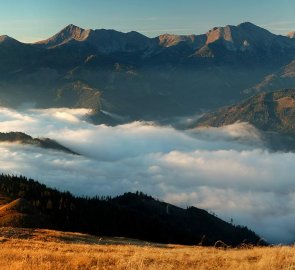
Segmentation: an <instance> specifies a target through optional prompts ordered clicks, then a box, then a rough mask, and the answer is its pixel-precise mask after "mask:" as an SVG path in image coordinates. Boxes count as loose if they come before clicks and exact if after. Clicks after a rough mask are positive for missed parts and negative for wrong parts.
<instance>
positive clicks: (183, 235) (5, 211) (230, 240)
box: [0, 175, 259, 246]
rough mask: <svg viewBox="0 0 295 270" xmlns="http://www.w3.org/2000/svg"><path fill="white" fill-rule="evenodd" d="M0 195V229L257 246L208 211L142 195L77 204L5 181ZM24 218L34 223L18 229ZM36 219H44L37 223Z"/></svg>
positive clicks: (248, 234) (20, 181)
mask: <svg viewBox="0 0 295 270" xmlns="http://www.w3.org/2000/svg"><path fill="white" fill-rule="evenodd" d="M0 194H1V195H2V197H4V198H6V199H5V200H3V201H2V203H1V204H2V207H1V209H0V224H5V225H6V226H20V227H22V226H28V227H36V226H40V224H41V225H42V227H43V228H54V229H58V230H65V231H78V232H87V233H91V234H94V235H105V236H124V237H130V238H136V239H142V240H148V241H154V242H160V243H179V244H181V243H182V244H198V243H200V242H202V244H203V245H214V243H215V242H216V241H218V240H222V241H223V242H226V243H227V244H230V245H233V246H235V245H239V244H241V243H242V242H244V241H245V242H251V243H254V244H256V243H257V242H258V241H259V237H258V236H257V235H256V234H255V233H253V232H252V231H250V230H248V229H247V228H245V227H240V226H234V225H232V224H229V223H227V222H224V221H222V220H221V219H219V218H217V217H215V216H213V215H211V214H209V213H208V212H206V211H204V210H201V209H197V208H195V207H190V208H188V209H182V208H179V207H176V206H173V205H169V204H167V203H164V202H160V201H157V200H155V199H153V198H152V197H149V196H147V195H144V194H142V193H136V194H132V193H127V194H124V195H122V196H119V197H116V198H92V199H90V198H78V197H74V196H73V195H71V194H70V193H68V192H59V191H57V190H54V189H50V188H47V187H46V186H44V185H41V184H39V183H38V182H35V181H33V180H27V179H26V178H23V177H12V176H5V175H1V176H0ZM19 198H21V199H19ZM24 214H26V215H27V217H31V219H30V220H31V223H30V224H28V223H25V222H24V223H23V224H22V222H21V221H22V220H21V219H20V222H18V223H16V222H15V215H20V216H22V215H24ZM38 215H40V217H41V215H42V219H37V220H36V217H37V216H38ZM2 217H3V219H4V221H5V223H4V221H3V219H2ZM41 221H42V222H41ZM34 222H36V223H35V224H34ZM44 222H47V223H44Z"/></svg>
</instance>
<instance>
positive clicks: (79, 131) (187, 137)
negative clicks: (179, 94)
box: [0, 108, 295, 242]
mask: <svg viewBox="0 0 295 270" xmlns="http://www.w3.org/2000/svg"><path fill="white" fill-rule="evenodd" d="M87 112H88V111H87V110H83V109H82V110H71V109H49V110H25V111H22V112H20V111H19V112H17V111H13V110H10V109H5V108H2V109H0V121H1V122H0V131H2V132H4V131H23V132H26V133H28V134H30V135H32V136H44V137H50V138H52V139H56V140H57V141H59V142H60V143H62V144H63V145H65V146H67V147H69V148H71V149H72V150H74V151H77V152H79V153H81V154H82V156H75V155H69V154H65V153H62V152H55V151H48V150H43V149H42V150H41V149H39V148H36V147H33V146H24V145H19V144H7V143H1V144H0V151H1V157H0V162H1V171H2V172H7V173H14V174H22V175H26V176H28V177H32V178H34V179H36V180H39V181H40V182H43V183H46V184H48V185H50V186H52V187H58V188H60V189H61V190H70V191H71V192H74V193H75V194H84V195H86V194H87V195H96V194H99V195H118V194H122V193H123V192H127V191H136V190H141V191H143V192H145V193H148V194H150V195H153V196H155V197H157V198H160V199H163V200H166V201H169V202H171V203H175V204H177V205H180V206H187V205H195V206H197V207H200V208H205V209H208V210H211V211H213V212H215V213H217V214H218V215H219V216H220V217H222V218H224V219H226V220H228V221H229V220H230V218H233V219H234V222H235V223H237V224H242V225H247V226H249V227H250V228H252V229H254V230H255V231H257V232H258V233H259V234H260V235H262V236H263V237H265V238H266V239H267V240H271V241H276V242H280V241H284V242H292V241H294V240H295V230H294V229H293V226H292V224H293V223H294V221H295V185H294V179H293V175H294V162H295V154H294V153H280V152H275V153H270V152H268V151H267V150H265V149H264V147H263V143H262V142H261V139H260V133H259V132H258V131H257V130H256V129H255V128H254V127H252V126H250V125H248V124H246V123H237V124H235V125H231V126H228V127H224V128H205V129H204V128H202V129H194V130H190V131H187V132H184V131H177V130H175V129H173V128H171V127H160V126H157V125H154V124H153V123H142V122H134V123H130V124H125V125H120V126H116V127H108V126H105V125H100V126H94V125H92V124H90V123H88V122H86V121H84V120H83V118H84V115H85V114H86V113H87Z"/></svg>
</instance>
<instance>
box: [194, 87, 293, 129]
mask: <svg viewBox="0 0 295 270" xmlns="http://www.w3.org/2000/svg"><path fill="white" fill-rule="evenodd" d="M237 121H240V122H248V123H251V124H252V125H254V126H255V127H257V128H259V129H261V130H264V131H274V132H280V133H283V134H290V135H295V124H294V123H295V90H294V89H287V90H281V91H276V92H270V93H261V94H259V95H256V96H254V97H252V98H250V99H247V100H245V101H243V102H241V103H239V104H237V105H233V106H229V107H224V108H221V109H219V110H217V111H215V112H213V113H208V114H205V115H204V116H203V117H202V118H200V119H199V120H198V123H197V124H198V125H208V126H214V127H218V126H223V125H229V124H233V123H235V122H237Z"/></svg>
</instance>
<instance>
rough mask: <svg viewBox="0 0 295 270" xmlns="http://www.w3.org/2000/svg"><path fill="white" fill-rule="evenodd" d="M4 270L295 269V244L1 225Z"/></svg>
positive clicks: (0, 252)
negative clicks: (207, 242)
mask: <svg viewBox="0 0 295 270" xmlns="http://www.w3.org/2000/svg"><path fill="white" fill-rule="evenodd" d="M0 236H1V237H0V268H1V270H20V269H22V270H29V269H30V270H49V269H50V270H78V269H79V270H82V269H87V270H88V269H112V270H116V269H125V270H131V269H132V270H144V269H152V270H160V269H163V270H164V269H165V270H166V269H177V270H187V269H198V270H202V269H210V270H214V269H229V270H231V269H232V270H238V269H253V270H254V269H255V270H260V269H261V270H266V269H267V270H270V269H280V270H282V269H289V270H290V269H295V247H292V246H289V247H287V246H279V247H248V248H247V247H246V248H242V249H219V248H208V247H198V246H195V247H188V246H177V245H160V244H152V243H147V242H142V241H136V240H130V239H124V238H98V237H93V236H89V235H84V234H79V233H62V232H57V231H49V230H28V229H14V228H2V229H0Z"/></svg>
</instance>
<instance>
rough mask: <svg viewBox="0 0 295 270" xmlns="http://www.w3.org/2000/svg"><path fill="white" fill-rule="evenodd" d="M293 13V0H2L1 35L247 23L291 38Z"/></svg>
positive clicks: (201, 29)
mask: <svg viewBox="0 0 295 270" xmlns="http://www.w3.org/2000/svg"><path fill="white" fill-rule="evenodd" d="M294 11H295V1H294V0H0V35H1V34H7V35H9V36H12V37H14V38H16V39H18V40H21V41H25V42H30V41H36V40H41V39H44V38H47V37H49V36H51V35H53V34H55V33H56V32H58V31H59V30H61V29H62V28H63V27H64V26H66V25H68V24H70V23H73V24H75V25H78V26H80V27H83V28H92V29H98V28H106V29H116V30H119V31H123V32H128V31H131V30H135V31H138V32H141V33H143V34H145V35H147V36H151V37H152V36H156V35H159V34H163V33H167V32H168V33H175V34H191V33H194V34H200V33H205V32H207V31H208V30H209V29H211V28H212V27H214V26H223V25H227V24H233V25H236V24H239V23H241V22H245V21H251V22H253V23H255V24H257V25H260V26H262V27H265V28H267V29H268V30H270V31H272V32H274V33H279V34H287V33H288V32H290V31H293V30H295V16H294V14H293V13H294Z"/></svg>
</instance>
